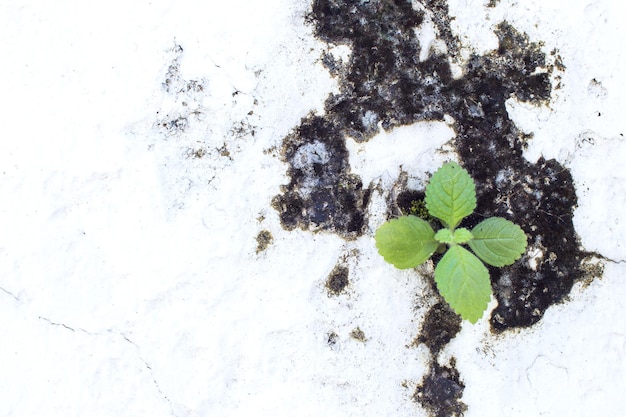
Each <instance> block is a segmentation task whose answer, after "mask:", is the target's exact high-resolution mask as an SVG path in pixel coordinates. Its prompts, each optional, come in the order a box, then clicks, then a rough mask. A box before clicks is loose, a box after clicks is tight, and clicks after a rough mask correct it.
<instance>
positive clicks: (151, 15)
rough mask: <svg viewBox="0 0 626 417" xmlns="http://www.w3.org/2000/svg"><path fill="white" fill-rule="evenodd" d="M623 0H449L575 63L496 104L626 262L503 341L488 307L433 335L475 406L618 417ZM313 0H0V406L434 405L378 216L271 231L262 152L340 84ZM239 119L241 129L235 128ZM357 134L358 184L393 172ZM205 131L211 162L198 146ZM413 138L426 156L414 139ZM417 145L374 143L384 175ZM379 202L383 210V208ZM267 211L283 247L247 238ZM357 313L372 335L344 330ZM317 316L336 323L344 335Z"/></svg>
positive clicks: (417, 290) (624, 287) (407, 290)
mask: <svg viewBox="0 0 626 417" xmlns="http://www.w3.org/2000/svg"><path fill="white" fill-rule="evenodd" d="M618 6H619V3H618V2H615V1H609V0H604V1H603V0H596V1H568V2H565V1H551V2H545V1H528V2H516V1H502V2H500V4H499V5H498V6H497V7H496V8H493V9H488V8H485V7H484V6H483V2H482V1H469V0H466V1H459V0H456V1H450V10H451V14H452V15H454V16H456V20H455V21H454V24H455V30H456V31H457V32H458V34H459V36H461V38H462V39H463V40H464V42H466V44H467V46H468V48H473V49H474V50H477V51H485V50H489V48H492V47H493V46H494V45H495V44H494V40H495V38H494V36H493V34H492V32H491V29H492V27H493V25H495V24H497V23H498V22H499V21H500V20H502V19H505V18H506V19H507V20H509V22H510V23H512V24H513V25H514V26H516V27H517V28H518V29H520V30H522V31H526V32H527V33H529V35H530V36H531V39H541V40H543V41H544V42H545V46H544V49H545V51H547V52H549V51H551V50H552V49H554V48H557V49H558V50H559V53H560V54H561V55H562V57H563V60H564V64H565V66H566V67H567V68H566V69H565V71H564V72H563V73H562V76H563V87H562V89H560V90H558V91H557V92H555V99H554V102H553V103H551V104H550V108H543V109H536V108H525V107H524V106H522V105H520V104H516V103H514V102H511V103H510V104H511V105H510V110H511V114H512V117H513V118H514V120H515V121H516V123H518V125H519V126H520V127H521V128H522V129H523V130H526V131H532V132H533V133H534V134H535V137H534V139H533V140H532V141H531V144H530V148H529V150H528V153H527V157H528V158H529V159H531V160H534V159H536V158H537V157H539V156H540V155H545V156H546V157H555V158H558V159H559V160H560V161H562V162H563V163H565V164H566V165H567V166H568V167H570V168H571V169H572V173H573V175H574V178H575V180H576V184H577V188H578V195H579V208H578V210H577V211H576V216H575V223H576V227H577V230H578V232H579V233H580V235H581V239H582V243H583V244H585V246H586V247H587V249H589V250H596V251H599V252H600V253H601V254H603V255H605V256H607V257H609V258H612V259H614V260H620V261H621V262H622V263H620V264H614V263H611V262H609V263H607V267H606V271H605V274H604V278H602V279H601V280H597V281H596V282H593V283H592V284H591V285H589V286H588V287H582V286H577V287H576V289H575V290H574V292H573V294H572V297H571V300H569V301H567V302H565V303H563V304H562V305H559V306H556V307H553V308H551V309H549V310H548V311H547V313H546V316H545V318H544V319H543V321H542V322H541V323H540V325H538V326H536V327H534V328H533V329H530V330H521V331H518V332H515V333H513V334H508V335H506V336H503V337H494V336H492V335H490V333H489V332H488V330H487V329H486V323H484V322H482V323H479V324H478V325H476V326H470V325H468V324H467V323H465V324H464V328H463V331H462V332H461V333H460V334H459V336H458V337H457V338H456V339H455V340H454V341H453V342H452V343H451V345H450V346H448V347H447V348H446V350H445V351H444V352H443V353H442V354H443V355H454V356H455V357H456V358H457V366H458V368H459V370H460V372H461V377H462V379H463V380H464V381H465V384H466V388H465V392H464V397H463V401H464V402H465V403H466V404H467V405H468V407H469V409H468V411H467V413H466V416H467V417H472V416H481V417H492V416H493V417H495V416H498V417H500V416H524V417H526V416H534V415H542V416H554V417H557V416H558V417H560V416H563V415H568V416H570V417H572V416H580V417H582V416H589V415H602V416H615V417H617V416H621V415H622V409H623V407H621V403H622V396H623V392H625V391H626V362H625V359H624V358H625V357H626V319H625V318H624V314H623V307H622V306H623V300H624V298H625V297H626V281H625V280H624V276H625V275H626V273H625V272H626V270H625V267H624V263H623V261H624V259H626V248H625V247H624V243H623V236H624V233H625V232H626V230H625V227H626V226H625V225H626V218H625V215H624V213H626V210H624V207H625V206H626V200H625V197H624V196H625V195H626V192H625V191H626V189H625V188H624V174H623V169H622V168H623V167H622V165H621V163H622V161H623V160H624V157H626V145H625V143H624V138H623V134H624V133H625V132H624V130H625V129H624V120H623V117H622V116H621V114H622V112H623V108H624V101H625V100H624V93H625V91H624V88H626V87H625V84H624V83H623V82H621V74H622V72H623V68H624V67H626V65H625V64H626V62H624V61H625V56H624V51H623V47H622V40H623V39H624V29H623V27H622V26H620V22H619V18H620V14H619V13H618V12H617V7H618ZM307 7H308V5H307V4H305V2H300V1H293V0H270V1H266V2H258V1H251V0H239V1H231V2H222V1H219V2H218V1H208V2H206V1H204V2H198V1H191V0H186V1H176V2H174V1H170V0H161V1H151V2H147V1H143V2H132V3H128V2H121V1H113V2H104V3H80V2H72V1H60V2H44V1H36V0H30V1H22V2H19V4H18V3H16V2H5V3H4V4H3V5H0V44H1V45H2V52H3V63H2V65H0V80H2V83H1V84H0V97H2V99H3V103H4V105H3V110H2V112H1V113H0V118H1V119H2V121H3V123H2V126H3V130H2V136H1V138H0V315H1V317H2V320H0V340H1V342H0V369H1V370H2V372H1V375H2V376H1V377H0V415H2V416H16V417H17V416H19V417H25V416H43V415H45V416H47V417H57V416H59V417H61V416H63V417H68V416H115V417H122V416H140V415H150V416H155V417H156V416H179V417H183V416H184V417H189V416H208V415H211V416H251V415H274V416H309V415H311V416H313V415H315V416H317V415H328V416H346V417H348V416H350V417H352V416H361V417H362V416H381V415H382V416H386V415H393V416H398V417H401V416H414V415H425V414H424V411H423V410H421V409H420V408H419V406H418V405H417V404H415V403H414V402H412V401H411V399H410V396H411V395H412V394H413V391H414V388H415V384H417V383H418V382H419V381H420V380H421V378H422V375H423V373H424V371H425V365H424V364H425V360H426V352H425V351H424V350H423V348H406V347H405V346H406V345H408V344H409V343H410V342H411V340H412V339H413V338H414V337H415V336H416V333H417V330H418V328H419V321H420V319H421V317H422V315H423V314H424V313H425V311H426V308H425V307H424V308H421V309H419V310H417V311H414V310H413V308H414V305H415V304H416V303H417V302H418V301H419V300H418V299H417V296H416V294H425V293H427V289H426V288H425V284H424V283H423V282H421V280H419V279H418V278H416V275H415V274H414V273H411V272H407V271H397V270H394V269H393V268H392V267H391V266H389V265H386V264H385V263H384V262H383V261H382V259H380V257H379V256H378V255H377V254H376V253H375V249H374V245H373V240H372V237H371V235H368V236H364V237H362V238H360V239H358V240H357V241H355V242H350V243H346V242H345V241H342V240H341V239H339V238H337V237H334V236H328V235H323V234H317V235H313V234H311V233H308V232H299V231H296V232H285V231H283V230H282V229H281V227H280V224H279V222H278V219H277V216H276V213H275V212H274V211H273V210H272V209H271V208H270V201H271V199H272V197H273V196H274V195H276V194H277V193H278V192H279V187H280V185H281V184H283V183H285V182H286V181H287V179H286V177H285V175H284V173H285V169H286V167H285V165H284V164H282V163H281V162H280V160H279V159H278V158H276V156H275V155H273V154H272V152H265V151H266V150H268V149H271V148H272V147H274V146H279V145H280V143H281V140H282V138H283V137H284V136H285V135H286V134H287V133H288V132H289V130H290V129H291V128H293V127H295V126H297V124H298V122H299V120H300V118H301V117H303V116H304V115H306V114H307V113H308V112H309V111H311V110H316V109H317V110H318V111H321V109H322V106H323V101H324V99H325V98H326V96H327V95H328V93H329V92H331V91H333V89H334V88H336V87H335V82H334V81H333V80H332V78H330V76H329V75H328V73H327V72H326V71H325V70H324V68H323V67H322V66H321V64H320V63H319V60H318V59H319V56H320V52H321V50H322V49H324V48H325V45H323V44H321V43H320V42H319V41H317V40H315V39H314V38H313V36H312V34H311V28H310V27H309V26H305V25H304V24H303V16H304V14H305V13H306V10H307ZM424 36H425V37H432V34H425V35H424ZM176 44H179V45H181V46H182V48H183V51H182V52H180V53H179V52H176V51H175V48H174V46H175V45H176ZM344 52H345V51H344ZM175 61H176V62H178V64H179V65H180V76H181V77H182V78H183V79H185V80H191V79H195V80H200V81H201V82H203V83H205V86H206V88H205V89H204V90H203V91H202V92H201V93H199V94H196V95H181V96H180V97H179V96H176V95H171V94H170V95H167V94H165V93H164V92H163V90H162V88H161V83H162V82H163V81H164V77H165V74H166V72H167V71H168V67H169V66H170V65H171V64H172V63H173V62H175ZM593 80H595V82H594V81H593ZM235 91H238V92H239V93H238V94H236V95H233V92H235ZM255 99H256V103H255ZM184 100H191V101H190V102H189V103H187V106H185V105H183V104H182V101H184ZM190 107H193V109H195V110H198V111H199V112H200V113H201V115H200V116H199V117H198V119H194V118H193V117H190V118H189V120H190V122H189V126H188V129H187V130H186V132H185V133H184V134H171V133H168V132H167V131H165V130H164V129H162V128H160V127H159V125H158V122H159V121H162V120H165V116H164V114H165V113H167V114H169V115H170V116H171V115H175V114H181V115H190V109H189V108H190ZM251 110H253V114H252V115H250V114H249V112H250V111H251ZM157 112H160V113H159V114H158V115H157ZM185 112H187V113H185ZM598 113H600V115H598ZM248 125H254V126H255V135H254V136H251V135H250V134H248V135H246V136H245V137H238V136H237V135H233V134H232V131H233V129H236V128H237V127H241V126H244V127H245V126H248ZM424 129H425V130H424ZM428 129H436V132H437V134H436V135H434V136H436V138H435V139H433V141H432V143H431V146H432V150H433V151H434V150H435V149H437V148H439V147H440V146H441V143H442V142H445V137H446V129H447V128H446V127H445V125H440V124H439V125H437V124H435V125H432V126H430V127H428V126H426V127H423V126H422V127H415V128H413V127H407V128H402V129H398V130H397V131H396V132H392V133H390V134H389V135H390V136H391V135H397V137H396V138H395V139H394V138H392V139H393V140H395V141H396V142H397V144H398V146H400V147H401V146H402V143H403V142H402V135H405V134H415V132H428ZM437 138H441V140H439V139H437ZM589 139H591V140H589ZM350 146H351V148H350V150H351V152H353V154H351V163H353V164H354V166H355V171H356V172H358V173H360V174H363V175H364V176H366V177H367V179H368V180H369V179H374V178H376V173H375V172H374V171H375V170H378V169H380V170H384V167H379V166H378V165H376V164H375V163H374V162H372V163H368V158H371V156H370V155H374V154H378V152H379V150H377V149H378V148H376V146H377V144H376V139H373V140H372V141H371V142H370V143H367V144H364V145H362V146H361V145H357V144H354V143H353V144H351V145H350ZM199 148H202V149H204V150H205V151H206V152H207V154H206V155H205V156H204V157H203V158H193V157H190V156H189V155H190V150H196V149H199ZM220 148H223V149H227V150H228V156H225V155H224V154H223V153H220V152H218V151H217V150H218V149H220ZM359 150H360V151H359ZM380 151H381V152H382V149H380ZM420 152H421V153H419V154H418V155H417V158H422V159H420V160H419V163H420V164H423V163H426V162H427V161H424V160H423V159H424V158H426V155H428V149H423V150H421V151H420ZM411 163H416V160H415V159H410V158H409V159H407V155H406V152H404V151H403V152H402V154H400V155H397V158H396V159H394V156H393V155H391V154H385V165H388V168H387V169H388V170H390V172H391V171H393V172H392V173H389V172H387V173H385V172H381V173H380V174H378V175H380V176H381V178H385V175H388V176H395V175H396V174H395V172H397V171H395V170H397V169H398V166H399V165H402V164H411ZM431 163H432V164H433V167H436V166H437V165H438V162H437V161H435V160H434V159H433V160H432V161H431ZM359 171H360V172H359ZM382 197H383V196H381V195H379V194H377V193H375V195H374V196H373V201H374V202H376V201H379V202H380V200H381V199H382ZM372 207H374V208H376V207H377V206H376V204H373V205H372ZM378 207H379V206H378ZM370 220H371V222H372V223H371V224H370V227H371V228H372V230H373V229H374V228H375V227H376V226H377V225H378V223H377V222H378V221H379V220H380V216H378V217H377V216H376V213H373V215H372V217H371V219H370ZM263 229H267V230H270V231H271V232H272V234H273V237H274V242H273V244H272V245H271V246H270V247H269V248H268V249H267V250H266V251H264V252H261V253H259V254H257V253H256V241H255V237H256V235H257V234H258V233H259V231H261V230H263ZM355 253H356V254H357V255H356V256H355V255H354V254H355ZM347 254H351V256H349V257H348V256H346V255H347ZM342 257H346V259H347V262H348V264H349V266H350V274H351V285H350V287H349V291H348V294H347V295H343V296H341V297H337V298H329V297H327V295H326V292H325V290H324V288H323V286H324V282H325V279H326V277H327V275H328V273H329V272H330V271H331V270H332V268H333V267H334V265H335V264H336V262H337V259H341V258H342ZM357 327H359V328H360V329H361V330H363V332H364V333H365V335H366V337H367V341H366V342H365V343H361V342H358V341H356V340H354V339H352V338H351V337H350V336H349V334H350V332H351V331H352V330H353V329H355V328H357ZM329 332H335V333H336V334H337V336H338V342H337V343H336V344H335V347H334V348H333V349H331V348H330V347H329V346H328V345H327V339H328V334H329ZM403 382H406V384H405V385H406V388H404V387H403V386H402V383H403Z"/></svg>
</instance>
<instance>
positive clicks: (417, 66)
mask: <svg viewBox="0 0 626 417" xmlns="http://www.w3.org/2000/svg"><path fill="white" fill-rule="evenodd" d="M497 3H498V1H497V0H495V1H490V2H489V4H488V5H486V7H494V6H496V5H497ZM420 4H421V6H422V8H421V10H415V9H414V8H413V7H412V6H411V2H410V1H406V0H371V1H356V0H314V1H313V5H312V9H311V13H310V14H309V16H308V17H307V20H308V21H309V22H310V24H312V25H313V26H314V28H315V35H316V36H317V37H318V38H319V39H321V40H324V41H326V42H327V43H328V44H329V47H332V46H336V45H347V46H349V47H350V48H351V50H352V54H351V55H350V58H349V60H348V61H347V62H343V61H341V60H335V59H333V57H332V56H331V55H329V54H325V55H324V56H323V57H322V62H323V63H324V64H325V65H326V66H327V68H328V69H329V71H330V73H331V74H333V75H334V76H335V77H337V79H338V82H339V93H337V94H333V95H331V96H329V97H328V99H327V100H326V104H325V111H324V114H322V115H314V114H311V115H309V116H307V117H306V118H304V119H303V120H302V122H301V124H300V126H298V127H297V128H296V129H294V131H293V133H292V134H291V135H289V136H288V137H286V138H285V140H284V143H283V148H282V156H283V158H284V159H285V161H286V162H288V164H289V169H288V175H289V176H290V178H291V180H290V182H289V184H287V185H285V186H284V187H283V188H282V190H281V191H282V192H281V194H280V195H278V196H276V197H275V199H274V201H273V207H274V208H275V209H276V210H277V211H278V213H279V215H280V219H281V222H282V225H283V227H285V228H286V229H288V230H292V229H295V228H301V229H304V230H311V231H316V230H324V231H326V232H334V233H337V234H338V235H340V236H343V237H345V238H347V239H352V238H356V237H358V236H360V235H361V234H362V233H363V232H364V225H365V224H367V222H366V220H367V205H368V202H369V196H370V190H371V189H372V188H373V185H372V184H362V181H361V179H360V178H359V177H358V176H357V175H355V174H353V173H351V171H350V166H349V163H348V152H347V150H346V145H345V141H346V139H347V138H348V137H351V138H353V139H355V140H357V141H367V140H368V139H370V138H371V137H372V136H374V135H375V134H376V133H378V132H379V130H380V129H381V128H382V129H385V130H391V129H393V128H394V127H397V126H402V125H408V124H413V123H415V122H419V121H433V120H437V121H442V120H444V116H446V119H448V120H450V119H452V120H454V122H453V128H454V130H455V132H456V137H455V139H454V141H453V144H454V146H455V147H456V150H457V152H458V154H459V158H460V160H459V163H460V164H461V165H462V166H463V167H464V168H466V169H467V170H468V172H469V173H470V175H471V176H472V177H473V178H474V180H475V182H476V185H477V190H476V191H477V200H478V206H477V209H476V212H475V214H473V215H472V216H470V217H468V218H467V219H465V221H464V224H463V226H464V227H468V228H471V227H472V226H473V225H475V224H477V223H478V222H479V221H480V220H482V219H483V218H485V217H491V216H501V217H505V218H507V219H509V220H511V221H513V222H515V223H517V224H518V225H520V226H521V227H522V228H523V229H524V231H525V232H526V234H527V236H528V241H529V249H528V251H527V252H526V254H525V255H524V256H523V257H522V258H521V259H520V260H519V261H518V262H516V263H515V264H514V265H511V266H509V267H505V268H489V272H490V276H491V280H492V287H493V290H494V294H495V297H496V298H497V300H498V307H497V308H496V309H495V310H494V312H493V313H492V316H491V318H490V322H491V327H492V330H493V331H494V332H501V331H504V330H507V329H511V328H519V327H526V326H531V325H533V324H534V323H536V322H537V321H538V320H540V319H541V317H542V316H543V314H544V312H545V310H546V309H547V308H548V307H550V306H551V305H553V304H555V303H558V302H560V301H562V300H563V299H564V298H565V297H566V296H567V294H568V293H569V292H570V290H571V288H572V286H573V283H574V282H575V281H576V280H579V279H582V278H583V277H584V276H585V275H586V272H587V269H588V268H586V267H584V266H583V265H584V264H585V263H586V262H587V261H588V258H589V257H590V254H589V253H587V252H585V251H584V250H583V249H582V248H581V245H580V242H579V240H578V237H577V235H576V231H575V230H574V226H573V223H572V214H573V210H574V208H575V207H576V204H577V197H576V190H575V188H574V184H573V180H572V176H571V174H570V172H569V171H568V170H567V169H566V168H565V167H563V166H562V165H561V164H560V163H559V162H558V161H556V160H544V159H540V160H539V161H538V162H537V163H534V164H533V163H530V162H528V161H527V160H526V159H524V157H523V155H522V153H523V150H524V147H525V146H526V144H527V143H528V141H530V140H533V138H532V133H527V132H521V131H520V130H519V129H518V128H517V127H516V126H515V124H514V123H513V121H512V120H511V119H510V118H509V116H508V113H507V110H506V106H505V102H506V100H508V99H509V98H512V97H513V98H516V99H517V100H520V101H524V102H527V103H532V104H535V105H545V104H547V103H548V102H549V100H550V96H551V92H552V88H553V84H554V86H555V88H558V85H559V84H558V83H559V80H560V75H559V73H558V72H559V71H563V70H564V69H565V66H564V65H563V62H562V59H561V57H560V56H559V55H558V51H552V52H551V53H550V54H548V56H546V54H545V53H544V52H543V51H542V49H541V43H539V42H531V41H530V40H529V39H528V37H527V36H526V35H525V34H522V33H519V32H518V31H517V30H516V29H515V28H514V27H513V26H511V25H510V24H509V23H507V22H506V21H504V22H501V23H500V24H498V25H496V29H495V34H496V35H497V37H498V39H499V47H498V48H497V49H496V50H494V51H491V52H490V53H487V54H485V55H472V56H470V58H469V60H468V61H462V60H461V58H460V56H459V50H460V47H461V43H460V41H459V39H458V38H456V37H455V36H454V35H453V34H452V31H451V28H450V20H451V18H450V16H449V15H448V7H447V2H446V1H445V0H424V1H422V2H420ZM426 14H428V15H429V17H430V20H431V21H432V22H434V24H435V26H436V27H437V30H438V32H439V38H440V40H442V41H443V42H444V43H445V45H446V50H447V52H445V53H444V52H435V51H431V53H430V55H429V57H428V58H427V59H426V60H424V61H420V60H419V56H420V51H421V45H420V43H419V40H418V39H417V38H416V36H415V29H416V28H417V29H418V30H419V27H420V25H422V24H423V23H424V22H425V19H424V18H425V15H426ZM450 62H466V64H465V66H464V73H463V76H462V77H460V78H453V77H452V71H451V67H450V64H449V63H450ZM416 140H418V139H416ZM399 182H400V180H399ZM405 191H406V193H400V194H399V195H400V196H402V197H401V198H398V200H397V201H391V202H390V203H389V204H390V206H389V210H388V212H389V213H390V214H391V213H394V214H397V208H398V207H400V208H401V210H402V211H404V212H406V210H409V211H410V210H411V209H412V208H413V209H414V210H417V211H419V210H420V207H419V200H420V195H421V194H420V193H423V190H405ZM407 193H408V194H407ZM411 193H413V194H411ZM411 195H412V196H415V198H413V197H410V196H411ZM416 201H417V204H415V202H416ZM445 310H446V309H445V308H444V305H442V304H437V305H436V306H435V307H433V309H432V310H431V311H430V312H429V313H428V314H427V320H426V323H425V324H424V326H423V328H422V332H421V334H420V336H418V338H417V342H418V343H424V344H426V345H427V346H428V348H429V349H430V350H431V352H432V353H433V357H435V356H436V353H437V352H439V351H440V350H441V349H442V347H443V346H445V344H447V343H448V341H449V340H450V339H451V338H453V337H454V335H455V334H456V331H458V329H457V327H458V322H455V321H454V320H452V318H451V317H450V315H449V314H448V313H446V311H445ZM455 323H456V324H455ZM463 387H464V386H463V383H462V382H461V381H460V379H459V375H458V372H457V371H456V370H455V368H454V364H450V366H442V365H439V364H438V363H437V361H436V359H433V362H432V366H431V370H430V373H429V374H428V375H427V377H426V378H425V379H424V381H423V382H422V384H421V385H420V387H419V388H418V390H417V392H416V394H415V398H416V400H418V401H419V402H420V404H422V405H423V406H424V407H425V408H427V409H428V410H430V412H431V415H434V416H451V415H461V414H462V412H463V411H464V409H465V405H464V404H462V403H460V402H459V401H458V399H459V398H460V396H461V395H462V391H463Z"/></svg>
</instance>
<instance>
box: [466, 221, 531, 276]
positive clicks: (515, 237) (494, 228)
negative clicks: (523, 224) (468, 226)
mask: <svg viewBox="0 0 626 417" xmlns="http://www.w3.org/2000/svg"><path fill="white" fill-rule="evenodd" d="M472 234H473V235H474V239H472V240H470V241H469V242H468V245H469V246H470V248H472V250H473V251H474V253H475V254H476V255H477V256H478V257H479V258H480V259H482V260H483V261H484V262H486V263H488V264H489V265H493V266H505V265H511V264H512V263H513V262H515V261H516V260H518V259H519V257H520V256H522V254H523V253H524V251H525V250H526V234H525V233H524V231H523V230H522V229H521V228H520V227H519V226H518V225H516V224H515V223H513V222H511V221H509V220H506V219H503V218H501V217H491V218H489V219H487V220H483V221H482V222H480V223H478V225H476V227H474V228H473V229H472Z"/></svg>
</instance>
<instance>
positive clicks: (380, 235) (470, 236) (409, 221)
mask: <svg viewBox="0 0 626 417" xmlns="http://www.w3.org/2000/svg"><path fill="white" fill-rule="evenodd" d="M425 201H426V208H427V210H428V213H429V214H430V215H431V216H433V217H435V218H437V219H439V220H440V221H441V223H442V224H443V226H444V228H443V229H441V230H439V231H438V232H437V233H435V231H434V230H433V228H432V227H431V225H430V224H429V223H428V222H427V221H425V220H422V219H420V218H419V217H416V216H412V215H408V216H401V217H399V218H397V219H393V220H390V221H388V222H386V223H384V224H383V225H382V226H380V227H379V228H378V230H377V231H376V236H375V239H376V247H377V248H378V252H379V253H380V254H381V255H382V256H383V258H384V259H385V261H387V262H389V263H390V264H392V265H394V266H395V267H396V268H400V269H407V268H414V267H416V266H417V265H419V264H421V263H423V262H425V261H427V260H428V259H429V258H430V256H431V255H432V254H433V253H434V252H435V251H437V250H438V249H439V248H441V249H444V250H445V246H446V245H447V246H448V250H447V251H446V253H445V254H444V255H443V257H442V258H441V260H440V261H439V263H438V264H437V266H436V268H435V282H436V284H437V289H438V290H439V293H440V294H441V295H442V296H443V298H444V299H445V300H446V301H447V302H448V304H449V305H450V307H452V309H453V310H454V311H456V312H457V313H458V314H459V315H461V317H463V318H464V319H466V320H469V321H470V322H471V323H476V322H477V321H478V319H479V318H481V317H482V316H483V313H484V312H485V310H486V309H487V304H488V303H489V299H490V297H491V281H490V280H489V271H487V268H486V267H485V265H484V264H483V262H485V263H486V264H489V265H492V266H497V267H501V266H505V265H510V264H512V263H513V262H515V261H516V260H517V259H519V257H520V256H521V255H522V253H524V251H525V250H526V235H525V234H524V231H523V230H522V229H521V228H520V227H519V226H518V225H516V224H515V223H513V222H511V221H509V220H506V219H503V218H501V217H491V218H488V219H486V220H483V221H482V222H480V223H479V224H478V225H476V227H474V228H473V229H472V230H468V229H466V228H464V227H461V228H457V226H458V225H459V224H460V223H461V221H462V220H463V219H464V218H465V217H467V216H469V215H470V214H472V213H473V212H474V209H475V208H476V186H475V185H474V180H472V178H471V177H470V176H469V174H468V173H467V171H466V170H465V169H463V168H461V167H460V166H459V165H458V164H456V163H455V162H449V163H447V164H445V165H443V166H442V167H441V168H439V169H438V170H437V172H435V173H434V174H433V176H432V178H431V179H430V183H429V184H428V186H427V187H426V199H425ZM465 244H466V245H467V246H469V247H470V249H471V250H472V251H473V252H474V253H472V252H470V251H469V250H467V249H466V248H465V247H463V246H462V245H465ZM479 258H480V259H479ZM481 260H482V262H481Z"/></svg>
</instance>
